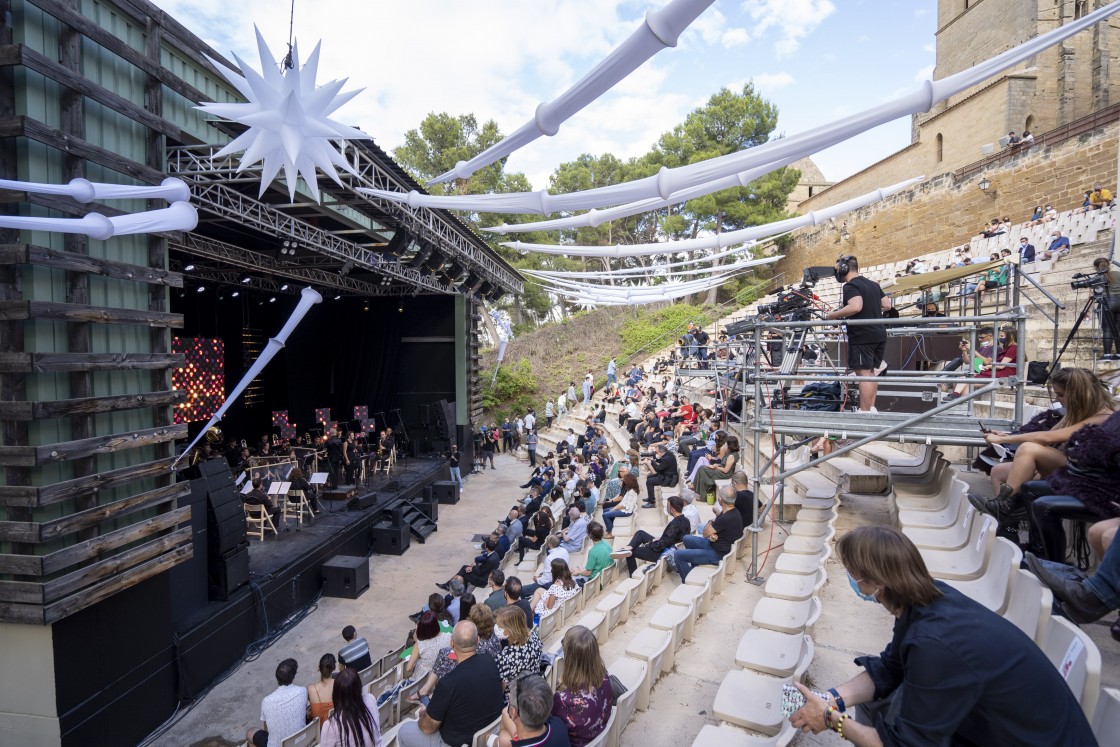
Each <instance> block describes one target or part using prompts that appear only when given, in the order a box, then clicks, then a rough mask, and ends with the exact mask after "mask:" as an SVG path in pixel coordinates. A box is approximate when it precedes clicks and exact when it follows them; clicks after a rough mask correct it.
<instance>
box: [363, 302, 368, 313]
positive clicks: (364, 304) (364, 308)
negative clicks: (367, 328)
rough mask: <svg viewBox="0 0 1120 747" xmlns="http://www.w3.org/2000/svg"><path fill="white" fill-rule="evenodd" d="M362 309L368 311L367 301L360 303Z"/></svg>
mask: <svg viewBox="0 0 1120 747" xmlns="http://www.w3.org/2000/svg"><path fill="white" fill-rule="evenodd" d="M362 311H369V301H366V302H365V303H363V304H362Z"/></svg>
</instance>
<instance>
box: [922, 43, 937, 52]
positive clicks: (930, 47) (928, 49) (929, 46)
mask: <svg viewBox="0 0 1120 747" xmlns="http://www.w3.org/2000/svg"><path fill="white" fill-rule="evenodd" d="M922 51H923V52H926V53H928V54H935V53H936V52H937V47H936V46H934V44H933V42H930V43H929V44H923V45H922Z"/></svg>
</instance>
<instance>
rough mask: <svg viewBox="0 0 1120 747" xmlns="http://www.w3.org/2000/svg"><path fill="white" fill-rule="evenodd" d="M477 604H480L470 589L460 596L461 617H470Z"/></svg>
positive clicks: (464, 618) (463, 618)
mask: <svg viewBox="0 0 1120 747" xmlns="http://www.w3.org/2000/svg"><path fill="white" fill-rule="evenodd" d="M476 604H478V602H477V600H475V598H474V594H471V593H470V592H469V591H468V592H467V593H466V594H463V595H462V596H461V597H459V619H460V620H467V619H469V618H470V616H471V610H472V609H474V606H475V605H476Z"/></svg>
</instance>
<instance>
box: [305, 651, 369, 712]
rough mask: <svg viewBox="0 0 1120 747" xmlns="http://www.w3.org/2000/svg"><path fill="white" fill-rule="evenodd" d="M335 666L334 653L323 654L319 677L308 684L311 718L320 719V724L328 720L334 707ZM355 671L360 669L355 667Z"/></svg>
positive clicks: (320, 660)
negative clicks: (332, 697)
mask: <svg viewBox="0 0 1120 747" xmlns="http://www.w3.org/2000/svg"><path fill="white" fill-rule="evenodd" d="M334 667H335V659H334V654H323V655H322V656H321V657H319V679H318V681H317V682H314V683H312V684H310V685H308V686H307V700H308V702H309V703H310V704H311V718H317V719H319V725H320V726H322V725H323V723H325V722H326V720H327V716H328V715H330V712H331V709H332V708H334V703H333V702H332V701H331V693H332V692H334V676H335V671H334ZM344 669H345V668H344ZM354 671H355V672H357V671H360V670H357V669H355V670H354Z"/></svg>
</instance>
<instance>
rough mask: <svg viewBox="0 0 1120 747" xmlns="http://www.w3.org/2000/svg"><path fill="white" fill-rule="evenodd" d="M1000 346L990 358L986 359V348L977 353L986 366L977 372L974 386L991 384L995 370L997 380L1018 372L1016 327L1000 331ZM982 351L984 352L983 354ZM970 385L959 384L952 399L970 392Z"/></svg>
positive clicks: (997, 346) (998, 345)
mask: <svg viewBox="0 0 1120 747" xmlns="http://www.w3.org/2000/svg"><path fill="white" fill-rule="evenodd" d="M997 342H998V344H997V345H996V347H995V350H996V351H998V352H995V353H992V354H991V355H990V356H987V357H985V355H984V353H985V352H988V350H987V349H986V348H980V350H979V351H978V352H977V356H976V357H977V358H978V359H981V360H983V362H984V365H982V366H981V367H980V370H979V371H977V372H976V374H975V377H976V379H977V384H976V385H974V386H977V385H979V386H983V385H984V384H988V383H991V379H992V370H993V369H995V378H997V379H1006V378H1009V377H1011V376H1014V375H1015V372H1016V371H1017V370H1018V360H1019V345H1018V337H1017V334H1016V332H1015V328H1014V327H1004V328H1003V329H1001V330H1000V331H999V339H998V341H997ZM981 351H982V352H981ZM968 387H969V385H968V384H957V386H956V387H954V389H953V394H952V395H951V396H950V399H955V398H956V397H960V396H961V395H963V394H964V393H965V392H966V391H968Z"/></svg>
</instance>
